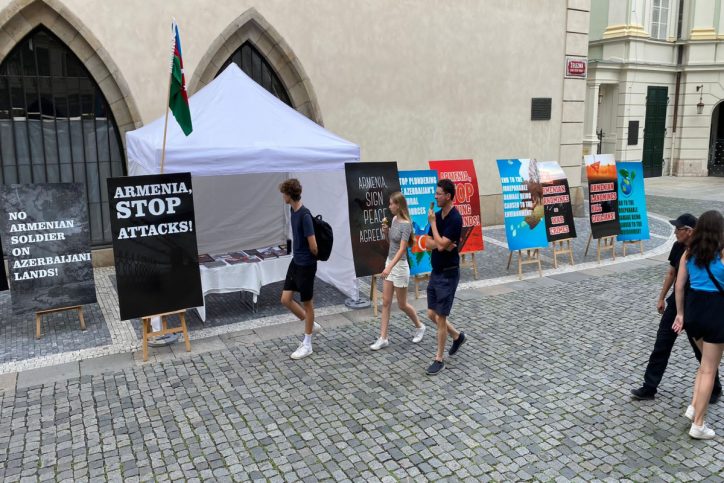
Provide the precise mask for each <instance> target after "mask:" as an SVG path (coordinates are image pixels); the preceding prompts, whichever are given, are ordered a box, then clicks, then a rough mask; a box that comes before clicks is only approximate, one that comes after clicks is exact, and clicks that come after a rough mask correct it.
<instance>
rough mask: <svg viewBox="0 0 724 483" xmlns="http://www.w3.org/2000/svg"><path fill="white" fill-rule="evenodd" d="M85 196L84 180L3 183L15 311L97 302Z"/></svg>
mask: <svg viewBox="0 0 724 483" xmlns="http://www.w3.org/2000/svg"><path fill="white" fill-rule="evenodd" d="M85 199H86V197H85V187H84V186H83V185H82V184H80V183H57V184H56V183H52V184H50V183H49V184H11V185H5V186H2V187H0V205H1V206H2V210H3V213H2V214H0V232H1V233H2V244H3V248H4V251H5V254H6V255H7V257H8V268H9V270H8V272H9V273H8V275H9V278H10V297H11V300H12V308H13V313H14V314H25V313H29V312H37V311H40V310H49V309H58V308H63V307H73V306H76V305H85V304H92V303H95V302H96V288H95V280H94V278H93V262H92V260H91V249H90V230H89V227H88V206H87V204H86V202H85ZM1 262H2V260H0V263H1Z"/></svg>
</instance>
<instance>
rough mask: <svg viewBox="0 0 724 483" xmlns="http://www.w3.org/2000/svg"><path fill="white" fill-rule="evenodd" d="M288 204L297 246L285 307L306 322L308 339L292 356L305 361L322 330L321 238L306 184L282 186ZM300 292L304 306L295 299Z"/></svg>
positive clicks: (292, 181) (294, 182) (284, 293)
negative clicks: (317, 283)
mask: <svg viewBox="0 0 724 483" xmlns="http://www.w3.org/2000/svg"><path fill="white" fill-rule="evenodd" d="M279 191H280V192H281V193H282V196H283V197H284V202H285V203H287V204H288V205H290V207H291V225H292V237H293V239H294V245H293V248H292V253H293V256H292V261H291V262H289V268H288V269H287V276H286V279H285V280H284V290H283V291H282V299H281V302H282V305H284V306H285V307H286V308H288V309H289V310H290V311H291V312H292V313H293V314H294V315H296V316H297V317H299V319H300V320H303V321H304V340H302V342H301V343H300V344H299V347H297V350H295V351H294V352H293V353H292V356H291V357H292V359H303V358H305V357H307V356H310V355H312V352H313V350H312V334H313V333H315V332H319V331H320V330H321V329H322V328H321V327H320V326H319V324H317V323H316V322H315V321H314V303H313V297H314V277H315V275H316V274H317V258H316V255H317V239H316V238H315V237H314V223H313V222H312V213H311V212H310V211H309V209H307V207H305V206H304V205H302V185H301V184H300V183H299V180H298V179H295V178H291V179H288V180H286V181H285V182H283V183H282V184H280V185H279ZM294 292H299V298H300V300H301V301H302V305H299V303H298V302H297V301H296V300H294V298H293V296H294Z"/></svg>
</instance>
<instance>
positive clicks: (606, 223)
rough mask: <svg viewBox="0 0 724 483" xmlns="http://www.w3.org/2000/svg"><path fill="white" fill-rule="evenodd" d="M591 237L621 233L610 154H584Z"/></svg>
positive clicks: (614, 173) (612, 163) (614, 162)
mask: <svg viewBox="0 0 724 483" xmlns="http://www.w3.org/2000/svg"><path fill="white" fill-rule="evenodd" d="M583 158H584V161H585V163H586V176H587V177H588V201H589V212H590V220H591V233H592V234H593V238H596V239H598V238H603V237H605V236H613V235H618V234H619V233H621V226H620V225H619V219H618V188H617V185H618V181H617V180H618V176H617V175H616V161H615V160H614V158H613V155H612V154H595V155H589V156H584V157H583Z"/></svg>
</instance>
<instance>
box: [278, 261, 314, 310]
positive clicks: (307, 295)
mask: <svg viewBox="0 0 724 483" xmlns="http://www.w3.org/2000/svg"><path fill="white" fill-rule="evenodd" d="M316 274H317V264H316V263H314V264H313V265H297V264H296V263H294V260H292V261H291V262H290V263H289V268H288V269H287V277H286V279H285V280H284V290H291V291H292V292H299V299H300V300H301V301H302V302H306V301H308V300H312V297H314V276H315V275H316Z"/></svg>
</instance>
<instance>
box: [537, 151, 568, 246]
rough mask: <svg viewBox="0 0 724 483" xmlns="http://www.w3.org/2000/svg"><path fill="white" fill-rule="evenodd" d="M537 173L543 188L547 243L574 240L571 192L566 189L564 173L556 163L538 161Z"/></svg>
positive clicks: (566, 179)
mask: <svg viewBox="0 0 724 483" xmlns="http://www.w3.org/2000/svg"><path fill="white" fill-rule="evenodd" d="M538 171H539V173H540V181H541V185H542V186H543V207H544V216H545V223H546V237H547V238H548V241H549V242H554V241H557V240H565V239H566V238H576V224H575V222H574V220H573V206H572V205H571V191H570V188H569V187H568V178H566V173H565V172H564V171H563V169H562V168H561V166H560V165H559V164H558V163H557V162H556V161H539V162H538Z"/></svg>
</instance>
